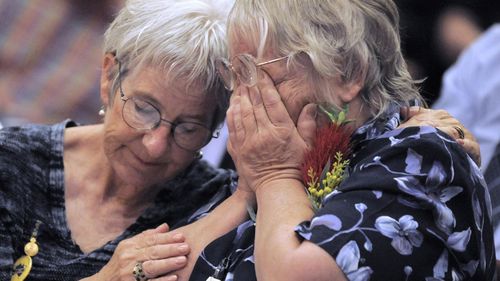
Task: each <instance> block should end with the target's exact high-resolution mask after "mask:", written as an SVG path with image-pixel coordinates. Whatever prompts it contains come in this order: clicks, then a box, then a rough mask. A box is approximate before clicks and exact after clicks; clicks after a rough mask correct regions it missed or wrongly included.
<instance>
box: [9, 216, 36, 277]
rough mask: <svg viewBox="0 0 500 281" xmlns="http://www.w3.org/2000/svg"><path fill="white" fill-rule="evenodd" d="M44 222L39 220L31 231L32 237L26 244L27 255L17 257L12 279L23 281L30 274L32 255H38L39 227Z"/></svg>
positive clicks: (25, 251)
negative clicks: (37, 239)
mask: <svg viewBox="0 0 500 281" xmlns="http://www.w3.org/2000/svg"><path fill="white" fill-rule="evenodd" d="M41 223H42V222H41V221H39V220H37V221H36V224H35V228H34V229H33V232H32V233H31V238H30V241H29V242H28V243H26V245H24V253H25V254H26V255H24V256H22V257H20V258H19V259H17V261H16V262H15V263H14V266H13V267H12V278H11V279H10V281H23V280H24V279H26V277H28V274H30V271H31V266H32V260H31V257H34V256H36V254H38V244H37V243H36V236H37V235H38V228H39V227H40V224H41Z"/></svg>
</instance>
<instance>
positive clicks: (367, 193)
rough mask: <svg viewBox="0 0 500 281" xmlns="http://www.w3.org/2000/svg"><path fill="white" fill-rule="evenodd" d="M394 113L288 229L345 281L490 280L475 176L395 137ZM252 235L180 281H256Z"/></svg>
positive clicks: (482, 196) (467, 165)
mask: <svg viewBox="0 0 500 281" xmlns="http://www.w3.org/2000/svg"><path fill="white" fill-rule="evenodd" d="M398 112H399V108H395V107H394V108H392V110H391V111H390V112H388V115H386V117H387V118H382V119H379V120H375V121H372V122H369V123H367V124H365V125H364V126H363V127H361V128H359V129H358V130H357V131H356V133H355V135H354V137H353V141H354V142H356V143H358V145H357V146H356V147H355V148H354V155H353V157H352V159H351V163H350V167H349V174H350V175H349V176H348V177H347V178H346V179H345V180H344V181H343V182H342V183H341V185H340V186H339V187H338V189H337V190H336V191H334V192H333V193H331V194H330V195H329V196H327V199H326V202H325V206H324V207H323V208H322V209H320V210H319V211H318V213H317V214H315V216H314V217H313V218H312V220H311V221H309V222H304V223H302V224H300V225H299V226H297V228H296V233H297V235H298V237H300V239H305V240H309V241H311V242H313V243H315V244H317V245H318V246H320V247H321V248H322V249H324V250H325V251H326V252H328V253H329V254H330V255H331V256H332V257H333V258H334V259H335V261H336V263H337V264H338V265H339V267H340V268H341V269H342V271H343V272H344V274H345V275H346V276H347V278H348V279H349V280H359V281H363V280H384V281H385V280H429V281H430V280H493V278H494V276H495V253H494V247H493V237H492V227H491V205H490V200H489V196H488V194H487V189H486V186H485V183H484V179H483V177H482V175H481V172H480V171H479V169H478V167H477V166H476V165H475V163H473V161H472V160H471V159H470V158H469V157H468V156H467V155H466V154H465V152H464V151H463V150H462V148H461V147H460V146H459V145H458V144H457V143H456V142H455V141H454V140H452V139H450V138H449V137H448V136H447V135H445V134H443V133H442V132H440V131H438V130H436V129H435V128H432V127H410V128H406V129H396V127H397V126H398V124H399V114H398ZM254 234H255V225H254V224H253V222H251V221H247V222H245V223H243V224H241V225H240V226H239V227H238V228H237V229H235V230H233V231H231V232H230V233H228V234H226V235H225V236H223V237H221V238H219V239H217V240H216V241H214V242H213V243H212V244H210V245H209V246H208V247H207V248H206V249H205V250H204V251H203V252H202V254H201V256H200V258H199V259H198V261H197V264H196V266H195V268H194V272H193V274H192V276H191V279H190V280H197V281H198V280H200V281H205V280H206V279H207V277H208V276H212V275H214V273H215V271H216V270H217V268H218V267H219V268H222V267H226V270H225V272H224V273H223V274H219V276H218V277H219V278H218V279H220V280H238V281H241V280H256V277H255V269H254V256H253V251H254V244H253V242H254ZM269 250H272V249H269ZM308 270H314V268H311V269H308ZM219 271H221V270H219Z"/></svg>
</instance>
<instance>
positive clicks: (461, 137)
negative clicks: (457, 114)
mask: <svg viewBox="0 0 500 281" xmlns="http://www.w3.org/2000/svg"><path fill="white" fill-rule="evenodd" d="M453 129H455V130H456V131H457V133H458V138H459V139H462V140H463V139H464V138H465V133H464V130H462V128H460V127H458V126H453Z"/></svg>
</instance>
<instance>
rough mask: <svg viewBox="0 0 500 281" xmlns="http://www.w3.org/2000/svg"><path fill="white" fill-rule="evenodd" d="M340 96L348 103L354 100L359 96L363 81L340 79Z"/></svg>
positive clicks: (343, 101)
mask: <svg viewBox="0 0 500 281" xmlns="http://www.w3.org/2000/svg"><path fill="white" fill-rule="evenodd" d="M339 82H340V83H339V84H338V85H340V86H339V89H340V91H339V97H340V100H341V101H342V103H344V104H348V103H350V102H352V101H353V100H354V99H355V98H356V97H358V95H359V92H360V91H361V88H362V83H361V81H353V82H349V83H346V82H344V81H339Z"/></svg>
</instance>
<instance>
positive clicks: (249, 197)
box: [232, 189, 257, 207]
mask: <svg viewBox="0 0 500 281" xmlns="http://www.w3.org/2000/svg"><path fill="white" fill-rule="evenodd" d="M232 196H233V197H234V198H235V200H236V201H238V202H241V203H242V204H245V205H247V206H251V207H255V206H256V205H257V199H256V198H255V193H254V192H253V191H248V190H242V189H236V191H235V192H234V193H233V195H232Z"/></svg>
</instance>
